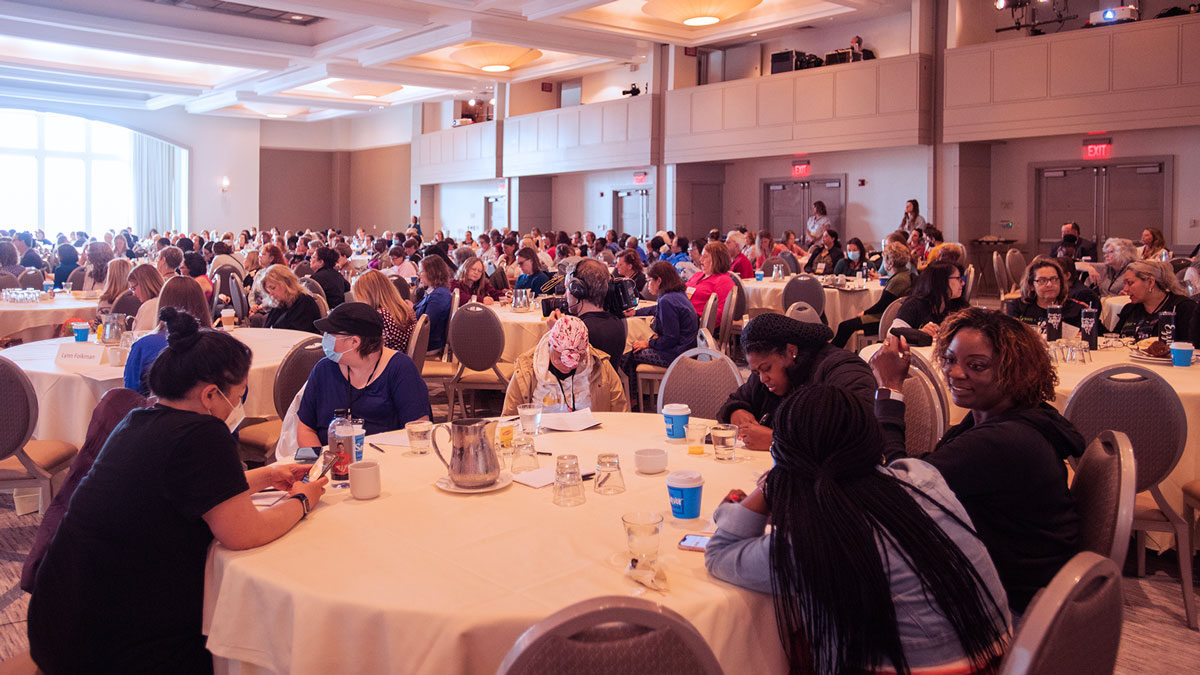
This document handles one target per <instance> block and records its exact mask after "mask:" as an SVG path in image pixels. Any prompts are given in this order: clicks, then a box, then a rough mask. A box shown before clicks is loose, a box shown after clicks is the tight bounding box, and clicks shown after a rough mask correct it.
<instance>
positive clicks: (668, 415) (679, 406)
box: [663, 403, 692, 438]
mask: <svg viewBox="0 0 1200 675" xmlns="http://www.w3.org/2000/svg"><path fill="white" fill-rule="evenodd" d="M691 416H692V409H691V408H689V407H688V405H687V404H686V403H668V404H667V405H664V406H663V422H665V423H666V425H667V438H686V437H687V433H686V432H685V431H684V427H685V426H687V423H688V419H689V418H690V417H691Z"/></svg>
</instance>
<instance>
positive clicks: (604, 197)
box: [552, 167, 658, 234]
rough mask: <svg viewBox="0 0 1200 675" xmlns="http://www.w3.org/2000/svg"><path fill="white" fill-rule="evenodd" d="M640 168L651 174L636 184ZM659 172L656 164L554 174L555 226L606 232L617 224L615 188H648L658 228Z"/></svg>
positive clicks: (581, 230) (570, 229)
mask: <svg viewBox="0 0 1200 675" xmlns="http://www.w3.org/2000/svg"><path fill="white" fill-rule="evenodd" d="M638 171H645V172H646V173H647V176H646V182H645V183H644V184H642V185H636V184H634V182H633V180H634V177H633V174H634V173H635V172H638ZM655 173H656V172H655V171H654V169H653V167H642V168H629V169H619V170H616V171H591V172H587V173H569V174H560V175H557V176H554V183H553V202H552V204H553V214H554V229H555V230H556V231H557V230H566V231H567V232H574V231H576V230H579V231H580V232H587V231H588V230H591V231H592V232H595V233H597V234H604V232H606V231H608V230H609V229H610V228H612V226H613V225H612V223H613V189H614V188H615V189H629V188H646V189H648V190H650V223H651V229H652V230H654V229H658V228H657V226H656V225H655V223H656V222H657V220H658V219H657V217H656V215H655V207H654V205H655V202H656V199H657V197H656V189H655V185H654V183H655V180H654V177H655Z"/></svg>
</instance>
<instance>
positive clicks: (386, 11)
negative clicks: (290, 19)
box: [253, 0, 430, 28]
mask: <svg viewBox="0 0 1200 675" xmlns="http://www.w3.org/2000/svg"><path fill="white" fill-rule="evenodd" d="M253 4H254V6H255V7H263V8H265V9H275V10H279V11H281V12H295V13H296V14H308V15H311V16H319V17H323V18H326V19H341V20H344V21H358V22H362V23H365V24H367V25H369V26H381V25H382V26H396V27H400V28H419V27H421V26H425V25H427V24H428V23H429V21H430V16H429V12H427V11H424V10H420V9H412V8H406V7H397V6H395V5H394V4H383V3H378V2H366V1H365V0H253Z"/></svg>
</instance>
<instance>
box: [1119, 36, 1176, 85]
mask: <svg viewBox="0 0 1200 675" xmlns="http://www.w3.org/2000/svg"><path fill="white" fill-rule="evenodd" d="M1112 67H1113V73H1112V86H1113V90H1114V91H1121V90H1124V89H1143V88H1145V87H1169V86H1172V85H1174V84H1178V82H1179V27H1178V26H1163V27H1156V28H1147V29H1145V30H1136V31H1130V32H1128V33H1114V34H1113V37H1112Z"/></svg>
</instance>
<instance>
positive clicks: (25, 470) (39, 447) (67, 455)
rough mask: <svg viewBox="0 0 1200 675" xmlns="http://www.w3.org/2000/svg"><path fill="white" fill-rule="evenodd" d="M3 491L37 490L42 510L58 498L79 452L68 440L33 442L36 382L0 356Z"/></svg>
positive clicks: (0, 484)
mask: <svg viewBox="0 0 1200 675" xmlns="http://www.w3.org/2000/svg"><path fill="white" fill-rule="evenodd" d="M0 409H2V410H4V415H3V417H2V418H0V489H9V488H19V487H36V488H39V489H41V491H42V499H41V505H40V506H39V511H40V512H41V513H45V512H46V509H47V508H48V507H49V506H50V501H51V500H52V499H53V498H54V490H55V484H56V478H58V479H59V480H57V483H59V484H61V482H62V481H61V478H62V476H61V475H60V474H61V472H63V471H65V470H66V469H67V467H68V465H69V464H70V462H71V460H72V459H73V458H74V457H75V454H76V453H77V452H78V451H79V449H78V448H76V447H75V446H74V445H71V444H70V443H67V442H66V441H53V440H37V441H32V440H30V439H31V438H32V437H33V430H34V429H36V428H37V421H38V400H37V394H36V393H35V392H34V390H33V383H32V382H30V381H29V377H28V376H27V375H25V373H24V371H22V370H21V368H20V366H18V365H17V364H16V363H13V362H12V361H10V360H9V359H6V358H4V357H3V356H0Z"/></svg>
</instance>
